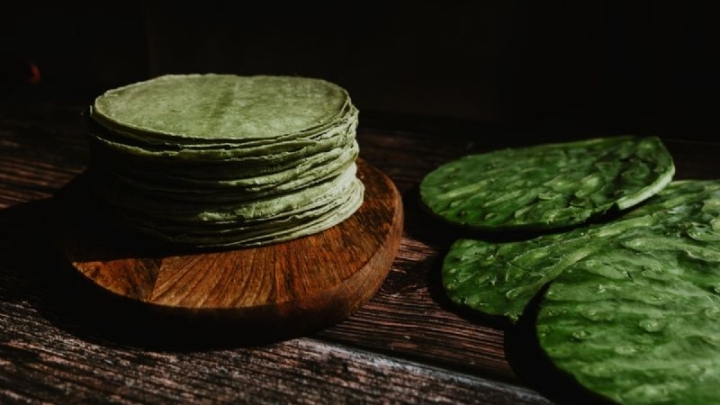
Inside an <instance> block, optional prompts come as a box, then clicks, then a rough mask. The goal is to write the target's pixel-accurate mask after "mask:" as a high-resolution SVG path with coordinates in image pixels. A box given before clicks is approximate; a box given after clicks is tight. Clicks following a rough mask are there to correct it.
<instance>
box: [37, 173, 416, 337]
mask: <svg viewBox="0 0 720 405" xmlns="http://www.w3.org/2000/svg"><path fill="white" fill-rule="evenodd" d="M358 168H359V170H358V177H359V178H360V179H361V180H362V182H363V184H364V185H365V197H364V202H363V205H362V206H361V207H360V209H359V210H358V211H357V212H356V213H355V214H353V216H351V217H350V218H349V219H347V220H345V221H344V222H342V223H341V224H339V225H337V226H335V227H333V228H330V229H328V230H326V231H323V232H320V233H318V234H315V235H310V236H306V237H302V238H298V239H295V240H292V241H289V242H283V243H278V244H273V245H268V246H263V247H254V248H239V249H232V250H229V249H224V250H213V251H191V252H187V251H185V252H173V251H167V250H165V251H164V250H162V249H158V248H157V247H152V245H148V244H146V243H140V242H138V241H137V239H135V238H133V237H132V235H128V234H123V233H122V232H121V231H118V230H115V229H112V228H109V227H106V226H103V225H100V224H99V222H98V221H94V220H92V217H91V216H90V215H89V214H88V209H89V207H87V203H86V201H87V199H86V198H85V197H84V196H85V195H86V194H85V193H86V192H87V186H88V184H87V180H83V179H77V181H76V182H75V183H77V184H74V185H69V186H68V187H66V189H65V190H63V191H62V192H61V193H60V194H58V196H57V199H58V204H57V208H58V210H59V212H58V215H56V217H57V218H59V219H58V221H57V223H56V224H54V225H52V232H51V236H52V239H51V242H52V243H53V245H54V248H55V250H56V251H57V252H58V253H59V254H60V256H61V258H62V260H64V261H65V262H67V263H69V264H70V265H71V267H72V268H73V269H74V270H76V271H77V273H78V274H80V275H81V276H82V278H84V279H86V280H89V281H90V282H91V284H93V285H95V286H96V287H99V288H100V289H101V290H104V291H105V292H108V293H110V295H112V296H116V297H120V298H121V299H122V300H123V301H130V302H131V303H133V304H132V305H137V303H139V304H140V306H141V307H146V308H149V309H152V310H159V311H160V313H167V314H170V315H172V316H178V315H179V316H181V317H182V316H184V315H188V316H191V317H198V316H200V317H202V316H206V317H210V318H213V319H221V320H222V321H223V322H226V323H232V324H233V325H234V326H237V327H241V328H243V329H245V330H249V331H253V332H257V333H263V334H265V335H267V334H268V333H269V334H276V335H279V336H288V335H297V334H299V333H304V332H308V331H312V330H317V329H319V328H322V327H325V326H329V325H332V324H334V323H337V322H339V321H341V320H343V319H345V318H346V317H348V316H349V315H350V314H351V313H352V312H353V311H355V310H356V309H358V308H359V307H360V306H362V305H363V304H364V303H365V302H367V301H368V300H369V299H370V298H371V297H372V296H373V295H374V294H375V292H377V290H378V289H379V288H380V285H381V284H382V282H383V281H384V279H385V277H386V276H387V274H388V272H389V270H390V267H391V265H392V263H393V260H394V258H395V255H396V253H397V250H398V247H399V243H400V239H401V237H402V228H403V207H402V200H401V197H400V195H399V193H398V191H397V189H396V187H395V185H394V184H393V182H392V181H391V180H390V179H389V178H388V177H387V176H386V175H385V174H384V173H383V172H382V171H380V170H379V169H377V168H375V167H373V166H372V165H370V164H368V163H367V162H364V161H362V160H358Z"/></svg>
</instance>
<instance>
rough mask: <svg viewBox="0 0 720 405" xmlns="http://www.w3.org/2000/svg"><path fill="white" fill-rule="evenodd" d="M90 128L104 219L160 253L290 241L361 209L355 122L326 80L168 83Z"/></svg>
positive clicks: (124, 95)
mask: <svg viewBox="0 0 720 405" xmlns="http://www.w3.org/2000/svg"><path fill="white" fill-rule="evenodd" d="M89 116H90V122H91V124H90V131H89V134H90V140H91V147H92V154H93V155H92V156H93V160H92V167H93V169H94V172H95V173H96V175H97V181H96V182H95V187H94V190H95V192H96V194H97V196H98V197H99V201H100V204H101V205H102V212H103V214H104V216H106V217H107V218H110V219H111V220H113V222H115V223H116V224H118V225H119V226H122V227H124V228H127V229H130V230H133V231H137V232H141V233H142V234H145V235H148V236H150V237H152V238H155V239H158V240H161V241H165V242H169V243H172V244H179V245H187V246H192V247H221V246H253V245H263V244H268V243H275V242H280V241H287V240H291V239H295V238H298V237H301V236H305V235H309V234H313V233H317V232H320V231H322V230H325V229H328V228H330V227H332V226H335V225H337V224H338V223H340V222H342V221H343V220H345V219H347V218H348V217H350V216H351V215H352V214H353V213H354V212H355V211H356V210H357V209H358V208H359V207H360V205H361V204H362V201H363V191H364V188H363V185H362V183H361V181H360V180H359V179H358V178H357V176H356V170H357V168H356V165H355V161H356V158H357V156H358V144H357V142H356V139H355V133H356V128H357V124H358V111H357V109H356V108H355V107H354V106H353V105H352V103H351V101H350V97H349V96H348V94H347V92H346V91H345V90H344V89H342V88H341V87H339V86H337V85H335V84H332V83H329V82H327V81H324V80H320V79H310V78H300V77H282V76H236V75H219V74H206V75H199V74H196V75H169V76H162V77H158V78H155V79H152V80H148V81H145V82H140V83H135V84H132V85H129V86H125V87H121V88H117V89H113V90H110V91H108V92H106V93H104V94H102V95H101V96H99V97H98V98H96V99H95V101H94V103H93V105H92V106H91V108H90V114H89Z"/></svg>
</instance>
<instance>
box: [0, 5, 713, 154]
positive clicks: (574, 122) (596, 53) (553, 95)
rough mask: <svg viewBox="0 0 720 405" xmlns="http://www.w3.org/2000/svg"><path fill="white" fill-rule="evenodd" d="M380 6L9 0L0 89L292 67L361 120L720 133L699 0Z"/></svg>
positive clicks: (53, 88) (51, 89)
mask: <svg viewBox="0 0 720 405" xmlns="http://www.w3.org/2000/svg"><path fill="white" fill-rule="evenodd" d="M381 4H382V7H377V6H375V7H372V6H367V5H363V4H362V3H361V2H357V3H347V2H343V3H336V4H334V5H332V7H331V8H330V9H328V7H329V6H330V5H328V4H326V5H323V6H319V5H318V6H308V5H296V6H259V5H252V6H250V5H249V3H247V2H232V3H230V2H228V3H220V2H209V1H204V2H200V1H197V2H188V3H183V4H179V3H175V2H173V3H171V2H168V3H163V4H160V3H155V2H150V3H147V2H142V3H141V2H134V1H126V2H116V3H95V6H92V7H91V6H89V5H82V6H80V5H73V4H67V3H58V4H55V5H51V6H46V5H44V4H43V5H41V4H37V3H32V2H25V3H22V4H13V3H10V2H5V3H4V5H2V6H0V35H1V36H0V46H1V48H0V50H1V52H2V54H1V55H0V91H2V92H3V93H4V94H5V95H10V96H11V97H22V96H27V95H28V94H31V95H37V94H41V93H42V94H50V93H51V94H55V95H56V96H58V95H61V96H65V97H78V98H83V99H90V97H93V96H95V95H97V94H98V93H99V92H101V91H103V90H105V89H108V88H111V87H115V86H119V85H123V84H127V83H130V82H134V81H138V80H142V79H146V78H149V77H152V76H156V75H160V74H165V73H191V72H192V73H203V72H218V73H225V72H227V73H236V74H243V75H250V74H285V75H302V76H313V77H321V78H325V79H328V80H331V81H334V82H336V83H338V84H340V85H342V86H343V87H345V88H347V89H348V91H349V92H350V94H351V96H352V98H353V100H354V102H355V103H356V104H357V105H358V107H359V108H360V110H361V114H366V115H367V116H372V115H373V114H375V115H378V114H379V115H383V114H386V115H387V114H401V115H402V116H407V117H419V116H423V117H434V118H438V119H456V120H462V121H468V122H488V121H489V122H494V123H501V124H503V125H505V124H508V125H519V126H524V127H527V128H550V129H557V130H558V131H566V132H567V133H576V134H578V136H586V135H588V134H594V133H604V132H633V133H648V134H649V133H652V134H658V135H667V136H671V137H676V138H684V139H698V140H716V139H717V136H716V135H715V133H716V131H717V129H718V124H717V119H716V117H715V115H716V111H718V110H717V107H718V103H717V101H716V100H717V98H718V90H720V85H719V79H718V74H719V73H720V69H718V68H719V67H720V64H719V63H718V62H717V61H716V59H717V58H716V54H717V53H718V23H720V19H719V18H718V13H717V10H716V9H715V8H716V7H714V6H712V5H709V4H706V3H705V2H672V3H670V2H667V3H666V2H649V1H648V2H634V1H617V2H609V1H608V2H584V1H583V2H572V1H568V2H562V3H560V2H557V3H550V2H541V1H535V2H530V1H528V2H521V1H512V0H510V1H493V2H483V1H477V2H471V1H455V2H429V1H419V2H411V1H408V2H395V1H386V2H384V3H381ZM30 63H33V64H35V65H36V66H37V68H38V70H39V74H40V75H39V76H38V75H37V73H36V74H34V75H32V74H30V73H28V72H29V70H28V69H29V68H28V64H30ZM38 79H39V81H38ZM33 80H34V81H36V83H29V82H30V81H33ZM362 117H363V116H362V115H361V122H362Z"/></svg>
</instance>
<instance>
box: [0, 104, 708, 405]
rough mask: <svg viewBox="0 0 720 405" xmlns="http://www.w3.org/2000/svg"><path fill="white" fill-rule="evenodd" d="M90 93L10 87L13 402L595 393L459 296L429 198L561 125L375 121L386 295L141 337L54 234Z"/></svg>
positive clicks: (3, 358) (677, 143) (432, 399)
mask: <svg viewBox="0 0 720 405" xmlns="http://www.w3.org/2000/svg"><path fill="white" fill-rule="evenodd" d="M83 107H84V105H83V104H82V103H81V102H77V101H75V102H69V101H66V100H61V99H58V98H55V99H46V100H44V101H42V100H38V99H36V98H35V97H23V98H21V99H16V100H9V99H6V100H2V101H1V102H0V208H1V209H0V229H1V231H0V403H83V404H92V403H103V404H105V403H117V404H154V403H233V404H235V403H258V404H264V403H268V404H278V403H330V404H336V403H394V404H405V403H407V404H419V403H450V404H460V403H476V404H549V403H559V404H564V403H568V404H573V403H590V398H589V397H588V396H587V395H586V394H585V393H583V392H581V391H580V390H577V389H575V388H573V385H572V384H570V383H569V382H568V381H566V380H564V379H563V377H562V376H560V375H557V374H555V373H554V372H553V371H552V369H551V368H549V367H548V366H547V364H546V363H545V362H544V360H543V359H542V357H541V356H540V355H539V354H538V352H537V350H535V347H534V342H533V339H532V337H531V336H532V330H531V327H529V326H527V325H522V324H521V325H520V326H516V327H509V326H507V325H503V324H501V323H498V322H497V321H493V320H488V319H483V318H482V317H479V316H476V315H473V314H470V313H466V312H464V311H460V310H458V309H457V308H454V307H453V306H452V305H451V304H450V303H449V302H448V301H447V299H446V298H445V297H444V295H443V292H442V288H441V286H440V282H439V269H440V262H441V259H442V255H443V252H444V250H445V249H446V248H447V247H448V245H449V243H450V242H451V241H452V236H451V235H448V234H447V233H446V232H444V231H440V230H438V229H437V228H436V227H435V226H434V223H433V222H432V221H431V220H430V219H429V218H428V217H427V216H426V215H425V214H424V213H423V212H422V211H421V210H420V209H419V206H418V204H417V185H418V183H419V181H420V180H421V178H422V177H423V175H424V174H425V173H427V172H428V171H429V170H431V169H432V168H434V167H435V166H437V165H439V164H440V163H442V162H445V161H447V160H449V159H452V158H455V157H458V156H461V155H464V154H467V153H472V152H482V151H486V150H490V149H494V148H498V147H503V146H512V145H519V144H522V143H523V142H525V143H540V142H544V141H548V140H551V139H552V137H549V136H548V135H547V134H545V135H542V134H540V135H538V134H535V135H534V136H531V137H529V138H525V137H522V136H520V135H522V133H521V132H517V131H515V132H513V133H510V132H508V131H505V130H503V129H500V128H491V127H489V126H482V125H478V126H470V127H468V126H465V125H462V124H459V123H453V122H432V121H426V122H423V121H418V120H414V121H413V122H412V125H410V122H409V121H407V122H406V121H403V120H402V119H399V120H393V121H392V122H393V123H394V124H393V125H386V123H385V122H386V121H385V120H366V121H363V124H362V125H361V129H360V132H359V135H358V140H359V142H360V145H361V156H362V157H363V158H364V159H365V160H366V161H368V162H370V163H371V164H373V165H375V166H376V167H378V168H380V169H381V170H383V171H384V172H385V173H386V174H387V175H388V176H389V177H390V178H391V179H392V180H393V181H394V182H395V184H396V186H397V187H398V189H399V191H400V192H401V194H402V196H403V201H404V206H405V216H406V218H405V226H404V235H403V239H402V241H401V244H400V249H399V252H398V254H397V257H396V259H395V261H394V263H393V265H392V268H391V270H390V273H389V276H388V277H387V279H386V280H385V282H384V284H383V285H382V287H381V289H380V291H379V292H378V293H377V294H376V295H375V296H374V298H373V299H372V300H371V301H370V302H369V303H367V304H366V305H365V306H363V307H362V308H361V309H360V310H358V311H357V312H356V313H354V314H353V315H352V316H351V317H350V318H349V319H347V320H345V321H343V322H341V323H339V324H337V325H335V326H332V327H330V328H328V329H325V330H322V331H319V332H316V333H312V334H310V335H305V336H302V337H298V338H293V339H287V340H281V341H275V342H263V343H255V344H247V343H242V344H241V343H239V342H238V343H236V344H233V341H232V340H230V341H229V342H224V343H223V344H218V345H212V344H209V345H204V346H203V345H200V346H193V345H182V344H180V343H181V342H182V340H183V337H182V336H181V335H174V336H167V337H166V338H167V340H166V341H165V342H166V343H167V344H165V345H164V344H162V342H163V340H161V339H147V340H144V339H143V335H142V331H143V330H145V325H143V322H145V321H146V320H144V319H142V318H138V319H134V318H132V319H128V318H129V317H130V316H131V315H129V314H128V315H123V313H122V311H119V312H118V311H115V312H111V311H109V310H107V309H106V308H103V307H102V306H93V305H92V301H90V300H89V298H88V297H87V296H86V295H87V293H86V292H85V291H84V290H82V289H78V287H77V285H76V284H74V283H73V282H71V281H70V277H68V273H67V272H65V271H62V270H61V268H62V265H61V264H60V263H58V262H57V260H56V258H55V256H54V255H53V254H52V253H51V252H50V250H49V248H48V246H47V242H46V240H45V238H44V235H45V233H44V230H45V225H46V223H47V221H48V219H49V218H48V213H49V212H51V210H52V205H53V196H54V195H55V194H56V193H57V192H58V190H60V189H61V188H62V187H63V186H64V185H66V184H67V183H68V182H70V181H71V180H72V179H73V178H75V177H76V176H77V175H79V174H80V173H82V172H83V170H84V168H85V167H86V164H87V160H88V151H87V149H86V142H85V138H84V134H83V126H82V125H81V121H80V117H79V113H80V111H81V110H82V108H83ZM361 121H362V116H361ZM404 122H406V123H407V125H404V124H403V123H404ZM528 134H531V133H530V132H528ZM665 141H666V144H667V146H668V148H669V149H670V151H671V153H672V154H673V155H674V157H675V160H676V167H677V175H676V178H720V165H717V164H716V157H717V156H720V143H707V142H705V143H699V142H691V141H686V140H680V139H673V138H672V137H667V139H665ZM247 333H249V334H251V333H252V331H247ZM151 341H153V342H155V343H153V344H150V343H149V342H151ZM158 341H160V342H161V343H160V344H158V343H157V342H158Z"/></svg>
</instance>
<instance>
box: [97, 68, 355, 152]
mask: <svg viewBox="0 0 720 405" xmlns="http://www.w3.org/2000/svg"><path fill="white" fill-rule="evenodd" d="M349 103H350V99H349V96H348V94H347V92H346V91H345V90H344V89H342V88H341V87H339V86H337V85H335V84H332V83H330V82H327V81H324V80H320V79H313V78H300V77H283V76H236V75H222V74H205V75H200V74H195V75H166V76H161V77H158V78H155V79H151V80H148V81H144V82H140V83H134V84H131V85H129V86H124V87H121V88H117V89H112V90H109V91H107V92H106V93H104V94H103V95H101V96H99V97H98V98H97V99H95V102H94V103H93V106H92V110H91V117H92V118H93V119H94V120H95V121H97V122H98V123H99V124H100V125H103V126H105V127H107V128H108V129H110V130H112V131H113V132H115V133H118V134H121V135H125V136H132V137H136V138H139V139H142V140H144V141H146V142H148V141H150V142H151V141H152V140H162V141H163V142H167V143H173V144H177V143H181V142H183V141H191V142H204V141H210V142H212V143H217V142H218V141H219V140H221V141H228V142H238V143H243V142H251V141H263V142H268V143H274V142H276V141H277V140H278V139H281V138H283V137H287V136H292V137H295V135H296V134H300V133H303V132H313V133H315V132H319V130H320V129H323V128H327V127H331V126H334V123H335V122H336V121H337V117H339V116H341V115H342V114H343V112H344V111H345V110H346V109H347V108H348V105H349Z"/></svg>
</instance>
